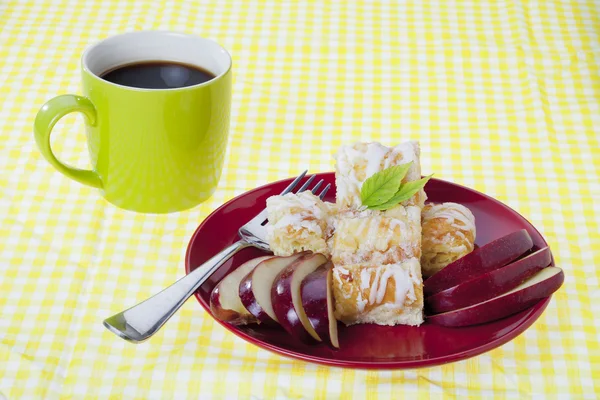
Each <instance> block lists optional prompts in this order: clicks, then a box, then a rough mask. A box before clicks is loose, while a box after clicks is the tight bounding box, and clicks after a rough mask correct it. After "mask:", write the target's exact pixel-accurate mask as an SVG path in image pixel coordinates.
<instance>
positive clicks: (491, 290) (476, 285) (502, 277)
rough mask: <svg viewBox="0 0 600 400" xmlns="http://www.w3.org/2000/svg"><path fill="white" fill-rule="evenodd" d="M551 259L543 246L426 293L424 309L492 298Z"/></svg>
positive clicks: (448, 308) (446, 308)
mask: <svg viewBox="0 0 600 400" xmlns="http://www.w3.org/2000/svg"><path fill="white" fill-rule="evenodd" d="M551 262H552V254H551V253H550V249H549V248H548V247H545V248H543V249H540V250H538V251H536V252H534V253H531V254H529V255H528V256H526V257H523V258H521V259H519V260H517V261H515V262H513V263H511V264H508V265H507V266H505V267H502V268H498V269H495V270H493V271H491V272H487V273H484V274H483V275H480V276H478V277H477V278H474V279H471V280H470V281H467V282H464V283H461V284H458V285H456V286H453V287H451V288H450V289H446V290H442V291H441V292H438V293H436V294H434V295H433V296H430V297H428V298H427V299H425V302H426V305H427V309H428V311H429V312H431V313H442V312H446V311H452V310H457V309H459V308H463V307H466V306H470V305H473V304H477V303H481V302H482V301H485V300H488V299H492V298H494V297H496V296H499V295H501V294H502V293H506V292H507V291H509V290H511V289H513V288H515V287H516V286H518V285H519V284H520V283H522V282H523V281H525V280H527V279H528V278H529V277H531V276H532V275H534V274H535V273H536V272H538V271H539V270H541V269H542V268H545V267H547V266H548V265H550V263H551Z"/></svg>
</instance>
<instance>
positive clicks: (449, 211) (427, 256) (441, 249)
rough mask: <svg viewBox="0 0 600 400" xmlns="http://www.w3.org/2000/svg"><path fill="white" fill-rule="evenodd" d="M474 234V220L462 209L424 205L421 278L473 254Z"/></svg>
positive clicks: (455, 205) (446, 204) (455, 206)
mask: <svg viewBox="0 0 600 400" xmlns="http://www.w3.org/2000/svg"><path fill="white" fill-rule="evenodd" d="M475 233H476V232H475V217H474V216H473V213H471V211H470V210H469V209H468V208H466V207H465V206H463V205H460V204H456V203H441V204H427V205H426V206H425V207H424V208H423V212H422V247H421V270H422V272H423V276H425V277H429V276H431V275H433V274H435V273H436V272H438V271H440V270H442V269H443V268H444V267H445V266H446V265H448V264H450V263H451V262H453V261H455V260H457V259H459V258H460V257H463V256H465V255H467V254H469V253H470V252H471V251H473V248H474V246H475Z"/></svg>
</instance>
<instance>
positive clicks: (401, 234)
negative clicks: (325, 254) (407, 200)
mask: <svg viewBox="0 0 600 400" xmlns="http://www.w3.org/2000/svg"><path fill="white" fill-rule="evenodd" d="M334 224H335V234H334V235H333V238H332V240H331V243H330V246H331V255H332V261H333V263H334V264H335V265H348V264H358V263H369V264H373V265H375V264H393V263H399V262H402V261H404V260H406V259H409V258H413V257H415V258H417V259H419V257H421V209H420V208H419V207H416V206H409V207H403V206H397V207H394V208H392V209H389V210H386V211H383V212H382V211H373V210H365V211H352V210H346V211H342V212H340V213H339V214H338V215H337V216H336V217H335V222H334Z"/></svg>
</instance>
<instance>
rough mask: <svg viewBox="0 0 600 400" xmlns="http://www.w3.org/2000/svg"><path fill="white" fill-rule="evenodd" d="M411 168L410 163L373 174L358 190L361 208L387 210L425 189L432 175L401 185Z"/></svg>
mask: <svg viewBox="0 0 600 400" xmlns="http://www.w3.org/2000/svg"><path fill="white" fill-rule="evenodd" d="M411 166H412V161H411V162H409V163H407V164H401V165H394V166H392V167H389V168H386V169H384V170H383V171H379V172H377V173H375V174H373V175H372V176H371V177H369V178H368V179H367V180H366V181H364V183H363V185H362V188H361V190H360V200H361V202H362V204H363V206H366V207H367V208H368V209H370V210H380V211H383V210H387V209H390V208H392V207H394V206H396V205H398V204H399V203H402V202H403V201H406V200H408V199H410V198H411V197H412V196H414V195H415V193H417V192H418V191H419V190H421V189H422V188H423V187H425V184H426V183H427V182H428V181H429V179H430V178H431V176H432V175H433V174H432V175H429V176H426V177H425V178H422V179H419V180H416V181H411V182H405V183H402V179H404V177H405V176H406V174H407V173H408V170H409V169H410V167H411Z"/></svg>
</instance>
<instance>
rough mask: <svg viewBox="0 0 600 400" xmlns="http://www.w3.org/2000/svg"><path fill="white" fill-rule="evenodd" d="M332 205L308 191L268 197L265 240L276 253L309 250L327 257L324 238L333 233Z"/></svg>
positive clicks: (289, 253) (284, 254) (326, 238)
mask: <svg viewBox="0 0 600 400" xmlns="http://www.w3.org/2000/svg"><path fill="white" fill-rule="evenodd" d="M334 210H335V207H334V206H333V205H331V203H325V202H323V201H322V200H321V199H320V198H319V197H317V196H315V195H314V194H312V193H311V192H310V191H304V192H301V193H288V194H286V195H284V196H271V197H269V198H268V199H267V218H268V219H269V222H268V224H267V225H266V228H267V242H268V243H269V246H270V247H271V250H272V251H273V253H275V255H277V256H289V255H291V254H294V253H297V252H300V251H304V250H310V251H312V252H315V253H322V254H324V255H326V256H329V249H328V247H327V240H328V239H329V238H330V237H331V235H332V233H333V228H332V225H331V216H332V213H333V212H334Z"/></svg>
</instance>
